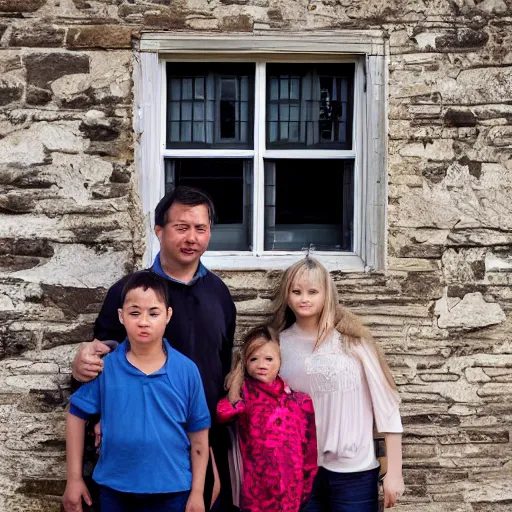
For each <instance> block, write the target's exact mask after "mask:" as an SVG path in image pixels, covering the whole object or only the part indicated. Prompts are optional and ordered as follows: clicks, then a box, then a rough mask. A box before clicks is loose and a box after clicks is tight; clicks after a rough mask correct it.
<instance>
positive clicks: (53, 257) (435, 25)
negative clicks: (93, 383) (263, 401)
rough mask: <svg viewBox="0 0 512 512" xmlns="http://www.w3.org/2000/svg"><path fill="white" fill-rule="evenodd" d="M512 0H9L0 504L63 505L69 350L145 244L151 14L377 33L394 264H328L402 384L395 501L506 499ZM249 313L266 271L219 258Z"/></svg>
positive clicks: (266, 289) (509, 505)
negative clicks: (140, 126)
mask: <svg viewBox="0 0 512 512" xmlns="http://www.w3.org/2000/svg"><path fill="white" fill-rule="evenodd" d="M511 21H512V2H511V0H483V1H479V0H449V1H439V0H412V1H406V0H386V1H378V0H358V1H355V0H323V1H319V0H318V1H317V0H302V1H294V0H208V1H206V0H174V1H171V0H145V1H144V0H0V37H1V39H0V190H1V195H0V511H1V512H4V511H5V512H14V511H38V512H40V511H43V512H44V511H58V510H59V499H60V498H59V496H60V495H61V493H62V490H63V479H64V471H65V468H64V423H63V419H64V410H65V401H66V398H67V397H68V395H69V374H70V369H69V366H70V360H71V358H72V356H73V353H74V351H75V349H76V343H78V342H79V341H82V340H86V339H89V338H90V337H91V326H92V323H93V321H94V318H95V315H96V313H97V311H98V308H99V306H100V304H101V301H102V299H103V296H104V294H105V291H106V288H107V287H108V286H109V285H110V284H111V283H112V282H113V281H115V280H116V279H117V278H118V277H120V276H121V275H123V274H124V273H125V272H127V271H130V270H131V269H132V268H134V267H136V266H138V265H140V262H141V257H142V254H143V252H144V245H143V237H142V234H141V232H140V227H139V226H141V225H142V223H141V214H140V211H141V210H140V207H139V199H138V194H137V191H138V174H137V173H138V172H139V170H138V169H135V168H134V165H133V155H134V153H133V143H134V141H133V139H132V128H131V124H132V104H133V84H132V77H131V70H132V56H133V54H132V50H133V48H136V46H137V40H138V37H139V34H140V32H141V30H159V31H161V30H172V31H179V30H188V31H191V30H197V31H203V32H204V31H214V32H230V31H233V32H252V31H254V30H258V31H262V30H266V29H272V30H283V31H286V30H294V31H297V30H308V29H315V30H321V29H329V30H333V29H336V30H338V29H339V30H343V29H353V28H378V29H382V30H385V31H386V32H387V33H388V34H389V43H390V64H389V155H388V162H389V168H388V182H389V198H388V225H389V229H388V270H387V271H386V273H373V274H342V273H336V274H334V278H335V279H336V282H337V285H338V288H339V291H340V296H341V299H342V301H343V303H344V304H346V305H347V306H349V307H351V308H352V309H353V310H354V311H355V312H357V313H359V314H361V315H362V316H363V317H364V319H365V321H366V322H367V323H368V324H369V325H370V326H371V327H372V329H373V332H374V333H375V335H376V337H377V339H378V341H379V343H380V344H381V346H382V347H383V349H384V350H385V351H386V353H387V355H388V357H389V360H390V362H391V364H392V368H393V372H394V374H395V376H396V380H397V383H398V384H399V387H400V392H401V395H402V399H403V420H404V424H405V429H406V435H405V437H404V456H405V459H404V466H405V477H406V485H407V492H406V494H405V496H404V497H403V499H402V505H401V506H400V508H399V510H401V511H403V512H412V511H414V512H416V511H417V510H421V511H425V512H446V511H449V512H491V511H492V512H505V511H509V510H512V444H511V441H510V429H511V425H512V405H511V398H512V342H511V334H512V316H511V310H512V291H511V286H510V285H511V284H512V255H511V245H512V67H511V64H512V44H511V41H512V31H511V29H510V26H511ZM222 277H223V278H224V279H225V281H226V283H227V284H228V285H229V286H230V288H231V290H232V292H233V296H234V298H235V300H236V302H237V307H238V311H239V319H240V322H239V328H240V329H243V328H244V327H246V326H248V325H251V324H252V323H254V322H255V321H257V320H258V319H260V318H261V314H262V311H263V308H264V307H265V305H266V304H267V302H268V298H269V294H270V289H271V285H272V283H273V282H274V281H275V279H276V278H277V277H278V273H276V272H251V273H246V272H223V273H222Z"/></svg>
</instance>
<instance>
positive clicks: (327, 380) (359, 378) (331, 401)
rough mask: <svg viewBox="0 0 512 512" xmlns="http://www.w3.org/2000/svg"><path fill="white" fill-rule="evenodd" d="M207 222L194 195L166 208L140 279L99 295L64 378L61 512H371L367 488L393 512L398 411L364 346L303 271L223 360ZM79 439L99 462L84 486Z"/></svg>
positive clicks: (320, 272) (283, 282)
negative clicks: (72, 388)
mask: <svg viewBox="0 0 512 512" xmlns="http://www.w3.org/2000/svg"><path fill="white" fill-rule="evenodd" d="M214 219H215V209H214V205H213V203H212V201H211V199H210V197H209V196H208V195H207V194H206V193H204V192H203V191H201V190H198V189H194V188H191V187H183V186H181V187H178V188H176V189H175V190H173V191H172V192H170V193H168V194H167V195H166V196H164V198H163V199H162V200H161V201H160V203H159V204H158V206H157V207H156V210H155V233H156V236H157V237H158V240H159V242H160V252H159V254H158V255H157V256H156V258H155V260H154V262H153V265H152V266H151V268H149V269H147V270H144V271H140V272H136V273H134V274H131V275H128V276H125V277H124V278H122V279H121V280H119V281H118V282H117V283H115V284H114V285H113V286H112V287H111V288H110V289H109V291H108V293H107V295H106V297H105V300H104V303H103V306H102V308H101V311H100V313H99V315H98V318H97V319H96V323H95V327H94V338H95V339H94V340H93V341H92V342H87V343H83V344H82V345H81V346H80V348H79V350H78V353H77V354H76V357H75V359H74V362H73V376H74V378H75V379H76V380H77V381H79V382H80V383H82V384H81V386H80V387H79V389H78V390H77V391H76V392H75V393H73V395H72V396H71V399H70V408H69V411H68V413H67V418H66V430H67V432H66V447H67V448H66V449H67V485H66V490H65V493H64V496H63V506H64V509H65V511H66V512H82V511H85V510H94V511H95V512H98V511H100V510H101V512H205V511H207V510H212V511H217V512H219V511H220V512H232V511H236V510H239V511H241V512H320V511H322V512H377V511H378V509H379V485H380V483H382V486H383V496H384V506H385V507H386V508H389V507H393V506H395V504H396V502H397V499H398V498H399V497H400V495H401V494H402V493H403V491H404V483H403V478H402V448H401V433H402V423H401V419H400V411H399V396H398V393H397V389H396V386H395V383H394V381H393V378H392V376H391V373H390V371H389V367H388V365H387V363H386V361H385V359H384V357H383V355H382V354H381V352H380V350H379V348H378V347H377V345H376V344H375V342H374V340H373V339H372V336H371V334H370V332H369V330H368V329H367V328H366V327H365V326H363V324H362V323H361V321H360V320H359V319H358V318H357V316H356V315H354V314H352V313H350V312H349V311H348V310H346V309H345V308H343V307H342V306H341V305H340V301H339V297H338V292H337V288H336V285H335V283H334V281H333V279H332V277H331V276H330V274H329V272H328V271H327V270H326V269H325V268H324V267H323V266H322V265H321V264H320V263H319V262H318V261H317V260H316V259H314V258H310V257H306V258H304V259H302V260H300V261H298V262H297V263H295V264H293V265H292V266H291V267H289V268H288V269H287V270H286V271H285V272H284V273H283V275H282V277H281V279H280V282H279V284H278V287H277V289H276V292H275V296H274V298H273V300H272V303H271V307H270V310H269V311H268V312H265V313H268V316H267V319H268V320H267V322H266V323H265V324H264V325H259V326H256V327H254V328H252V329H251V330H249V331H248V332H245V333H242V344H241V346H240V347H236V348H235V350H234V351H233V340H234V335H235V323H236V309H235V305H234V303H233V300H232V298H231V295H230V293H229V290H228V288H227V286H226V285H225V284H224V283H223V282H222V280H221V279H220V278H219V277H218V276H217V275H215V274H214V273H213V272H211V271H210V270H208V269H207V268H206V267H205V266H203V264H202V263H201V259H200V258H201V256H202V254H203V253H204V252H205V251H206V249H207V247H208V243H209V241H210V236H211V229H212V227H213V223H214ZM262 313H264V312H262ZM98 419H99V421H98ZM93 425H95V426H94V430H93ZM89 432H93V433H95V438H96V444H97V445H98V453H99V459H98V461H97V464H96V466H95V469H94V473H93V475H92V480H91V481H87V483H86V479H84V476H83V458H84V443H85V439H86V437H87V436H88V435H89ZM375 432H379V433H381V434H382V436H383V437H384V439H385V445H386V452H387V472H386V473H385V475H384V476H383V478H382V472H381V468H380V464H379V461H378V459H377V457H376V453H375V447H374V434H375Z"/></svg>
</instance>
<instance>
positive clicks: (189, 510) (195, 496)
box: [185, 489, 205, 512]
mask: <svg viewBox="0 0 512 512" xmlns="http://www.w3.org/2000/svg"><path fill="white" fill-rule="evenodd" d="M185 512H205V509H204V496H203V493H202V492H200V491H194V490H193V489H192V491H190V496H189V497H188V501H187V506H186V508H185Z"/></svg>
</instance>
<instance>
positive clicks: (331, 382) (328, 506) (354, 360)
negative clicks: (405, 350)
mask: <svg viewBox="0 0 512 512" xmlns="http://www.w3.org/2000/svg"><path fill="white" fill-rule="evenodd" d="M271 313H272V314H271V320H270V325H271V326H272V327H273V328H274V329H276V330H277V331H278V332H280V344H281V353H282V357H283V364H282V367H281V375H282V377H283V378H284V379H285V380H286V381H287V382H288V383H289V384H290V386H292V388H294V389H297V390H300V391H302V392H305V393H308V394H309V395H310V396H311V398H312V399H313V404H314V407H315V415H316V427H317V431H316V432H317V437H318V452H319V454H318V463H319V466H320V469H319V471H318V474H317V476H316V479H315V483H314V486H313V494H312V497H311V499H310V501H309V502H308V504H307V506H306V507H305V509H304V510H305V511H306V512H317V511H322V512H328V511H332V512H341V511H343V512H376V511H377V510H378V477H379V463H378V461H377V459H376V457H375V450H374V443H373V433H374V423H375V426H376V429H377V430H378V431H379V432H381V433H383V434H384V437H385V442H386V450H387V459H388V469H387V475H386V476H385V478H384V496H385V501H384V505H385V507H386V508H388V507H393V506H394V505H395V503H396V500H397V497H398V496H400V495H401V494H402V493H403V489H404V484H403V479H402V447H401V432H402V423H401V420H400V412H399V408H398V405H399V398H398V393H397V391H396V387H395V384H394V382H393V378H392V376H391V374H390V371H389V368H388V366H387V364H386V362H385V360H384V359H383V357H382V356H381V354H380V352H379V351H378V350H377V347H376V345H375V343H374V342H373V340H372V337H371V335H370V333H369V331H368V330H367V329H366V328H364V327H363V325H362V324H361V322H360V321H359V320H358V319H357V317H356V316H355V315H353V314H351V313H349V312H348V311H346V310H345V309H343V308H342V307H340V305H339V302H338V293H337V290H336V287H335V285H334V282H333V280H332V279H331V277H330V275H329V273H328V272H327V270H326V269H325V268H324V267H323V266H322V265H321V264H320V263H319V262H318V261H316V260H314V259H312V258H306V259H304V260H301V261H299V262H297V263H295V264H294V265H292V266H291V267H290V268H288V269H287V270H286V272H285V273H284V276H283V278H282V281H281V283H280V286H279V288H278V292H277V294H276V297H275V299H274V301H273V303H272V311H271Z"/></svg>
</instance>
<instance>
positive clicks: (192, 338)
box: [73, 187, 236, 510]
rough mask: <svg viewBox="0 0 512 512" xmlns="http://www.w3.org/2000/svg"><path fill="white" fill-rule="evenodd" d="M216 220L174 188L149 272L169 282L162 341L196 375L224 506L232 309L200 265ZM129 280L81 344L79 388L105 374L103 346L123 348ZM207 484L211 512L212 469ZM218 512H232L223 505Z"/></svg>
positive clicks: (199, 198)
mask: <svg viewBox="0 0 512 512" xmlns="http://www.w3.org/2000/svg"><path fill="white" fill-rule="evenodd" d="M214 217H215V210H214V206H213V203H212V200H211V199H210V198H209V197H208V196H207V195H206V194H205V193H204V192H202V191H200V190H198V189H195V188H192V187H178V188H176V189H175V190H174V191H172V192H170V193H168V194H166V195H165V196H164V197H163V198H162V200H161V201H160V202H159V203H158V205H157V207H156V209H155V233H156V236H157V237H158V240H159V242H160V252H159V254H157V256H156V258H155V261H154V263H153V265H152V267H151V270H152V271H153V272H155V273H157V274H159V275H161V276H162V277H164V278H165V279H166V283H167V293H168V295H169V301H170V304H171V305H172V308H173V310H174V314H173V316H172V318H171V320H170V322H169V324H168V325H167V328H166V330H165V338H166V339H167V340H168V341H169V343H170V344H171V346H172V347H174V348H175V349H177V350H179V351H180V352H181V353H182V354H184V355H185V356H187V357H189V358H190V359H192V361H194V362H195V363H196V365H197V367H198V368H199V372H200V374H201V378H202V381H203V385H204V390H205V394H206V401H207V404H208V408H209V410H210V414H211V417H212V429H211V431H210V444H211V447H212V449H213V453H214V455H215V461H216V464H217V467H218V470H219V474H220V476H221V483H222V487H223V491H222V495H223V496H224V497H225V499H226V500H229V495H230V491H229V473H228V469H227V444H226V439H225V435H224V431H223V430H221V428H220V427H219V428H217V427H216V426H215V410H216V406H217V402H218V401H219V400H220V398H221V397H222V396H223V390H224V378H225V376H226V375H227V373H228V372H229V371H230V368H231V351H232V348H233V337H234V331H235V320H236V309H235V305H234V303H233V300H232V299H231V295H230V293H229V290H228V288H227V286H226V285H225V284H224V283H223V282H222V280H221V279H220V278H219V277H217V276H216V275H215V274H213V273H212V272H210V271H209V270H208V269H207V268H205V267H204V266H203V264H202V263H201V261H200V258H201V256H202V254H203V253H204V252H205V251H206V249H207V247H208V243H209V241H210V236H211V228H212V225H213V221H214ZM128 277H129V276H126V277H123V278H122V279H120V280H119V281H117V283H115V284H114V285H113V286H112V287H111V288H110V289H109V291H108V293H107V296H106V298H105V301H104V302H103V306H102V308H101V311H100V313H99V315H98V318H97V319H96V323H95V326H94V338H95V339H94V340H93V341H92V342H90V343H82V345H81V346H80V349H79V351H78V353H77V355H76V357H75V360H74V361H73V377H74V378H75V379H77V380H78V381H80V382H87V381H89V380H91V379H93V378H95V377H96V376H97V375H98V373H99V372H100V371H101V370H102V368H103V361H102V359H101V356H102V355H104V354H106V353H107V352H109V350H110V349H109V348H108V346H107V345H105V344H104V343H102V342H101V341H103V340H105V341H106V340H115V341H118V342H121V341H123V340H124V339H125V337H126V331H125V329H124V327H123V325H122V324H121V323H120V321H119V316H118V312H117V310H118V308H120V307H121V304H120V302H121V292H122V289H123V286H124V284H125V281H126V280H127V279H128ZM206 480H207V482H206V485H205V504H206V506H207V509H208V508H209V503H210V501H209V500H210V499H211V494H212V489H213V471H212V467H211V464H210V466H209V471H208V473H207V479H206ZM222 510H229V503H228V502H226V504H223V506H222Z"/></svg>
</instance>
